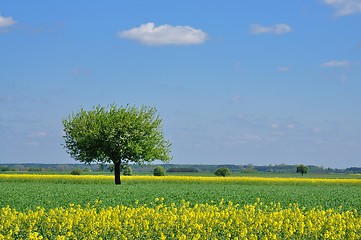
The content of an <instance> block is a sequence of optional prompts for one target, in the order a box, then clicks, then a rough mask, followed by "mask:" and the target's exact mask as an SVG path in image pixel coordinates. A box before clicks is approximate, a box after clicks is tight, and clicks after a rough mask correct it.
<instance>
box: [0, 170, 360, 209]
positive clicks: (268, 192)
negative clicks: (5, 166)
mask: <svg viewBox="0 0 361 240" xmlns="http://www.w3.org/2000/svg"><path fill="white" fill-rule="evenodd" d="M267 176H268V177H271V176H269V175H267ZM352 177H355V178H358V177H359V176H358V175H357V176H352V175H349V176H347V177H345V176H342V178H352ZM205 178H206V177H205ZM155 198H164V199H165V200H164V202H165V203H168V204H171V203H180V202H181V200H186V201H189V202H190V203H191V204H196V203H197V204H199V203H212V202H219V201H220V200H221V199H222V198H223V199H224V200H225V201H226V202H228V201H231V202H233V203H238V204H240V205H245V204H253V203H254V202H256V201H257V199H260V200H261V201H262V202H264V203H271V202H280V203H281V205H282V206H285V207H286V206H288V205H289V204H292V203H297V204H298V205H299V206H300V207H305V208H307V209H311V208H316V207H317V208H318V207H322V208H324V209H327V208H335V209H337V208H339V207H340V206H342V207H343V209H357V210H360V209H361V184H360V183H357V184H356V183H349V184H347V183H343V184H340V183H338V182H334V183H327V184H325V183H313V184H310V183H302V182H301V183H294V182H292V181H290V182H287V181H285V182H282V183H277V182H276V183H274V182H273V183H271V182H267V181H266V182H265V181H263V182H257V181H254V182H252V181H251V182H229V183H223V182H212V181H202V182H199V181H194V182H189V181H188V182H182V181H132V180H125V181H124V182H123V184H122V185H120V186H115V185H114V184H113V181H112V179H111V178H110V179H109V180H105V181H104V180H103V181H99V182H97V181H96V180H95V181H85V180H69V181H55V180H41V181H40V180H39V181H31V180H22V181H17V180H11V181H9V180H6V181H5V180H3V179H1V177H0V207H5V206H10V207H12V208H15V209H18V210H21V211H22V210H26V209H35V208H36V207H37V206H41V207H44V208H47V209H48V208H55V207H67V206H69V204H80V205H82V206H85V205H86V204H88V203H90V204H93V203H94V202H95V201H96V200H101V201H102V202H103V205H104V206H116V205H128V206H133V205H134V204H135V202H136V201H138V202H139V203H140V204H149V203H150V202H152V201H154V199H155Z"/></svg>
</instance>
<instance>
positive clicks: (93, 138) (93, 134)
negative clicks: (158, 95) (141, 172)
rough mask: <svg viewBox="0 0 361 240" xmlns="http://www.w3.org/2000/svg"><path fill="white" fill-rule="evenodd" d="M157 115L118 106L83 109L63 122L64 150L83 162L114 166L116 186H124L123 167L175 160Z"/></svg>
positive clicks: (145, 110)
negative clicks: (130, 163)
mask: <svg viewBox="0 0 361 240" xmlns="http://www.w3.org/2000/svg"><path fill="white" fill-rule="evenodd" d="M156 113H157V111H156V109H155V108H151V107H146V106H143V107H141V108H139V109H138V108H136V107H131V106H129V105H127V106H125V107H118V106H117V105H115V104H112V105H110V106H109V107H108V108H105V107H101V106H97V107H94V108H93V110H89V111H86V110H84V109H80V111H79V112H77V113H73V114H72V115H70V116H68V117H67V118H64V119H63V125H64V133H65V135H64V140H65V144H64V148H66V149H67V152H68V153H69V154H70V155H71V157H73V158H74V159H75V160H78V161H80V162H84V163H92V162H97V163H114V167H115V169H114V173H115V183H116V184H120V174H119V173H120V168H121V165H123V164H125V165H126V164H128V163H129V162H133V163H137V164H143V163H148V162H152V161H154V160H162V161H165V162H168V161H169V160H170V159H171V157H170V155H169V154H170V148H171V143H170V141H169V140H166V139H165V138H164V135H163V130H162V121H161V119H160V117H159V116H158V115H157V114H156Z"/></svg>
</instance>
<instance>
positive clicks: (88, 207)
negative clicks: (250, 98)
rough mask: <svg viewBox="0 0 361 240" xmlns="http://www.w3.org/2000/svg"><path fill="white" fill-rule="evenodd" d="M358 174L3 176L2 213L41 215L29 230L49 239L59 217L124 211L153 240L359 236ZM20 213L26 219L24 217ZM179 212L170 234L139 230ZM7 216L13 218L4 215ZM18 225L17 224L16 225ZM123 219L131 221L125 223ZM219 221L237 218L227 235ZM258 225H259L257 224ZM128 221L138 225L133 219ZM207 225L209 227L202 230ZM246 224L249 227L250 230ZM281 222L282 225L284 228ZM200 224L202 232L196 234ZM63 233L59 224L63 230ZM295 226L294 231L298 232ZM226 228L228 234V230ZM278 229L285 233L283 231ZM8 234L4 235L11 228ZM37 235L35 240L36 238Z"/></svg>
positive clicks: (360, 181)
mask: <svg viewBox="0 0 361 240" xmlns="http://www.w3.org/2000/svg"><path fill="white" fill-rule="evenodd" d="M352 177H354V178H352ZM356 177H359V176H358V175H355V176H348V178H345V179H336V178H328V179H326V178H301V177H298V178H280V177H269V176H268V177H226V178H223V177H200V176H187V177H184V176H166V177H151V176H131V177H122V180H123V184H122V185H121V186H115V185H114V183H113V177H112V176H101V175H100V176H85V175H83V176H70V175H31V174H22V175H16V174H6V175H5V174H3V175H0V193H1V195H0V208H2V212H1V214H3V216H8V217H9V218H10V216H13V217H14V216H22V217H26V218H32V217H34V218H35V220H34V224H35V225H34V226H27V227H25V228H32V229H33V228H35V230H34V229H33V230H34V231H32V233H34V234H35V233H39V234H40V233H42V234H43V235H42V236H45V235H44V234H45V233H44V231H45V230H44V231H43V230H41V231H40V230H39V228H44V229H49V228H50V229H51V227H49V226H47V225H46V224H47V223H46V221H45V220H44V219H45V218H54V221H55V222H59V221H60V220H59V219H57V218H58V217H61V216H62V214H67V216H69V218H74V219H73V220H72V221H73V222H74V223H75V222H76V221H80V220H79V219H78V220H76V216H78V215H79V214H84V217H83V219H88V220H87V221H95V219H94V218H93V217H90V215H94V216H98V217H99V218H101V217H104V216H103V215H102V214H105V215H106V216H108V217H104V218H106V219H108V220H104V221H111V222H114V221H120V220H119V219H123V218H127V217H126V216H124V215H123V214H118V217H115V216H113V215H112V214H111V213H112V212H117V211H118V212H119V211H120V212H126V213H127V214H128V218H134V219H138V221H139V226H138V227H136V226H133V227H132V228H131V229H133V230H134V231H135V232H137V234H140V235H139V238H144V239H149V238H150V236H149V235H147V234H150V233H152V234H153V237H154V238H156V239H158V238H162V237H166V238H169V239H172V238H178V239H182V236H183V237H184V236H185V237H190V236H191V237H192V238H193V237H194V238H195V239H197V236H198V237H199V239H204V236H208V237H207V238H221V239H227V238H230V239H234V238H235V237H241V238H240V239H246V238H249V239H252V236H253V237H257V236H267V237H268V238H272V237H273V238H275V239H277V238H278V239H281V238H288V237H289V238H295V237H301V236H303V237H305V236H307V238H309V239H319V238H329V237H327V236H331V235H327V234H333V236H339V237H345V236H347V238H348V239H352V238H355V239H357V238H359V237H360V234H361V232H360V231H361V230H360V228H361V217H360V216H359V210H360V209H361V198H360V196H361V179H357V178H356ZM172 209H173V210H172ZM174 209H176V210H174ZM54 211H55V212H57V214H55V213H54ZM174 211H176V212H178V213H181V212H182V215H177V214H176V213H175V212H174ZM19 212H20V213H22V214H25V215H22V214H19ZM140 212H142V214H144V216H143V220H144V219H147V221H148V223H147V222H144V221H143V220H140V219H139V217H136V216H135V215H137V214H138V215H139V214H140ZM35 213H36V214H37V215H36V214H35ZM53 213H54V214H53ZM32 214H35V215H36V216H38V217H35V216H33V215H32ZM52 214H53V215H52ZM207 214H211V215H212V216H213V218H214V222H213V223H211V222H207V221H206V219H208V218H210V217H209V215H207ZM222 214H223V215H222ZM224 214H225V215H224ZM252 214H253V215H254V216H253V220H252V221H253V222H252V224H251V223H250V222H249V221H251V220H250V219H248V218H249V217H250V216H251V215H252ZM287 214H288V215H287ZM40 215H44V217H39V216H40ZM73 215H74V216H73ZM88 215H89V216H88ZM173 215H174V217H175V218H176V219H175V220H174V221H173V222H175V223H178V224H177V225H174V226H173V227H171V229H170V230H169V232H162V231H160V230H157V229H151V230H149V231H147V234H145V233H144V234H143V233H141V230H140V229H142V228H144V227H145V226H144V225H143V224H145V225H147V224H148V227H149V226H151V225H149V222H153V224H152V225H154V226H158V224H160V225H159V226H158V227H160V226H161V225H162V224H165V223H164V221H163V222H162V221H161V220H159V218H161V217H162V216H163V218H167V217H169V216H173ZM183 215H184V216H188V218H189V219H188V220H187V221H186V220H185V219H183V220H182V216H183ZM271 215H272V216H273V215H274V216H275V217H274V219H273V220H272V218H270V216H271ZM276 215H277V216H278V217H276ZM196 216H197V217H196ZM221 216H223V217H221ZM226 216H228V217H226ZM242 216H243V217H242ZM245 216H248V217H247V218H246V217H245ZM267 216H268V217H267ZM63 217H64V216H63ZM18 218H19V217H18ZM89 218H91V219H89ZM115 218H116V219H115ZM118 218H119V219H118ZM266 218H270V219H271V220H272V221H273V223H272V222H267V221H268V220H269V219H268V220H266ZM3 219H5V220H6V218H5V217H4V218H3ZM196 219H198V220H196ZM202 219H203V220H202ZM242 219H248V220H247V221H248V222H242V221H243V220H242ZM286 219H289V220H288V221H290V220H292V219H293V220H292V221H293V223H294V224H295V225H292V224H291V225H292V226H291V225H290V226H289V228H285V226H284V224H286V223H287V221H286ZM307 219H308V220H307ZM17 221H19V222H18V225H19V224H20V225H21V221H20V219H17ZM17 221H15V220H12V222H15V223H16V222H17ZM69 221H70V220H69ZM123 221H125V220H124V219H123ZM217 221H219V223H220V222H229V221H230V222H233V224H232V223H229V225H227V226H223V225H222V226H223V228H224V229H223V230H222V231H221V230H217V231H219V234H218V233H217V231H216V233H214V232H213V233H210V232H208V231H209V229H210V228H211V229H215V228H216V226H220V225H217V224H215V223H216V222H217ZM240 221H241V222H240ZM257 221H260V222H258V223H257ZM315 221H318V222H319V223H318V224H321V225H322V224H324V225H322V226H328V227H324V228H321V229H318V230H317V231H316V230H315V229H313V227H312V226H314V225H315ZM330 221H331V222H330ZM332 221H333V222H332ZM346 221H348V222H352V223H353V225H352V224H351V225H350V224H349V225H347V226H346V225H345V224H346V223H345V222H346ZM266 223H267V224H268V225H269V228H267V229H269V230H267V229H266V228H263V227H264V226H263V225H264V224H266ZM8 224H9V223H8ZM27 224H28V223H27ZM37 224H38V225H37ZM77 224H78V225H77V228H76V229H77V230H76V229H75V227H74V228H71V229H68V230H69V231H68V230H66V231H65V230H64V231H65V232H66V233H61V232H57V233H55V232H53V233H49V234H50V235H51V234H55V235H59V236H60V235H62V234H65V235H66V234H69V235H68V236H67V237H68V238H75V235H72V234H75V233H74V231H75V232H76V231H77V234H76V235H77V236H78V237H79V236H80V234H81V233H82V232H84V231H85V230H84V229H83V230H81V229H80V230H79V228H80V226H81V224H84V223H80V222H78V223H77ZM94 224H95V223H94ZM96 224H104V223H96ZM96 224H95V225H96ZM108 224H110V222H109V223H108ZM129 224H130V225H131V222H129ZM133 224H134V222H133ZM169 224H170V223H168V225H169ZM182 224H183V225H182ZM200 224H203V225H202V226H203V227H201V226H200ZM212 224H213V225H212ZM242 224H245V226H243V225H242ZM256 224H259V227H258V228H257V229H256V228H255V226H256ZM277 224H281V225H279V226H278V225H277ZM288 224H290V223H288ZM307 224H308V225H307ZM310 224H311V225H310ZM312 224H313V225H312ZM3 225H4V224H3ZM45 225H46V226H45ZM110 225H111V224H110ZM241 225H242V226H243V228H244V227H247V228H248V233H245V232H243V233H242V232H239V231H240V230H237V229H238V228H239V227H240V226H241ZM271 225H272V226H273V227H274V228H273V227H271ZM4 226H5V225H4ZM182 226H183V227H182ZM197 226H198V228H199V229H198V230H197V229H196V228H197ZM261 226H263V227H261ZM89 227H90V226H89ZM10 228H11V227H10ZM13 228H14V227H13ZM59 228H60V227H59V226H57V229H59ZM183 228H184V229H183ZM221 228H222V227H221ZM243 228H242V229H243ZM292 228H294V230H292V231H291V230H290V229H292ZM300 228H301V229H303V230H302V231H303V233H304V234H306V235H295V234H296V233H297V234H301V232H302V231H301V232H300ZM351 228H352V229H351ZM96 229H97V230H96ZM96 229H92V231H97V232H99V235H96V234H95V235H94V236H96V237H95V238H97V239H98V238H100V237H104V236H105V237H106V233H104V232H103V231H99V226H98V228H96ZM104 229H105V228H104ZM107 229H108V237H109V238H110V237H115V236H116V232H117V231H118V232H119V234H123V235H124V237H123V238H124V239H126V237H129V236H136V235H134V233H135V232H132V234H133V235H131V234H130V233H131V232H128V234H130V235H127V231H125V229H124V226H123V227H122V228H121V229H118V228H116V229H115V228H111V229H109V227H108V228H107ZM137 229H138V230H137ZM225 229H228V230H227V231H225ZM252 229H253V230H252ZM272 229H273V230H272ZM276 229H278V230H277V231H276ZM287 229H288V230H287ZM297 229H298V230H297ZM332 229H333V230H332ZM347 229H348V230H347ZM88 230H89V229H88ZM88 230H87V231H88ZM128 230H129V229H128ZM133 230H132V231H133ZM281 230H282V231H281ZM3 231H4V232H5V230H4V229H3ZM7 231H9V230H7ZM12 231H13V230H12ZM54 231H55V230H54ZM129 231H130V230H129ZM177 231H178V232H177ZM188 231H189V232H188ZM204 231H206V232H204ZM267 231H268V232H267ZM275 231H276V233H277V234H276V235H275ZM1 234H3V235H4V236H5V235H6V234H4V233H2V232H1V230H0V239H1ZM7 234H9V232H7ZM12 234H13V233H12ZM18 234H20V232H19V233H18ZM21 234H23V235H24V234H25V235H26V234H28V235H26V237H24V239H25V238H28V237H29V236H30V235H29V234H30V232H27V233H24V232H22V233H21ZM49 234H48V235H46V236H47V237H46V238H50V237H49V236H50V235H49ZM142 234H143V235H142ZM162 234H165V235H164V236H163V235H162ZM172 234H173V235H172ZM174 234H175V235H174ZM177 234H178V235H177ZM197 234H199V235H197ZM222 234H225V235H222ZM337 234H338V235H337ZM342 234H343V235H342ZM355 234H356V235H355ZM23 235H18V236H23ZM35 235H36V234H35ZM35 235H34V239H36V237H37V236H35ZM40 235H41V234H40ZM40 235H39V236H40ZM65 235H64V236H65ZM12 236H15V235H12ZM62 236H63V235H62ZM117 236H120V235H117ZM79 238H80V237H79ZM10 239H11V238H10ZM133 239H134V238H133ZM254 239H257V238H254Z"/></svg>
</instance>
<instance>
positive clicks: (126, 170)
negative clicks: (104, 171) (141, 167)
mask: <svg viewBox="0 0 361 240" xmlns="http://www.w3.org/2000/svg"><path fill="white" fill-rule="evenodd" d="M123 175H124V176H132V168H131V167H130V166H129V165H124V166H123Z"/></svg>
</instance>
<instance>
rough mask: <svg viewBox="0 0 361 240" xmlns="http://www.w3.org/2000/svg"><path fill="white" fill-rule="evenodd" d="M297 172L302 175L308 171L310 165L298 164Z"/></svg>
mask: <svg viewBox="0 0 361 240" xmlns="http://www.w3.org/2000/svg"><path fill="white" fill-rule="evenodd" d="M296 172H297V173H301V175H302V176H303V174H305V173H307V172H308V167H306V166H305V165H303V164H300V165H298V166H297V170H296Z"/></svg>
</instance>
